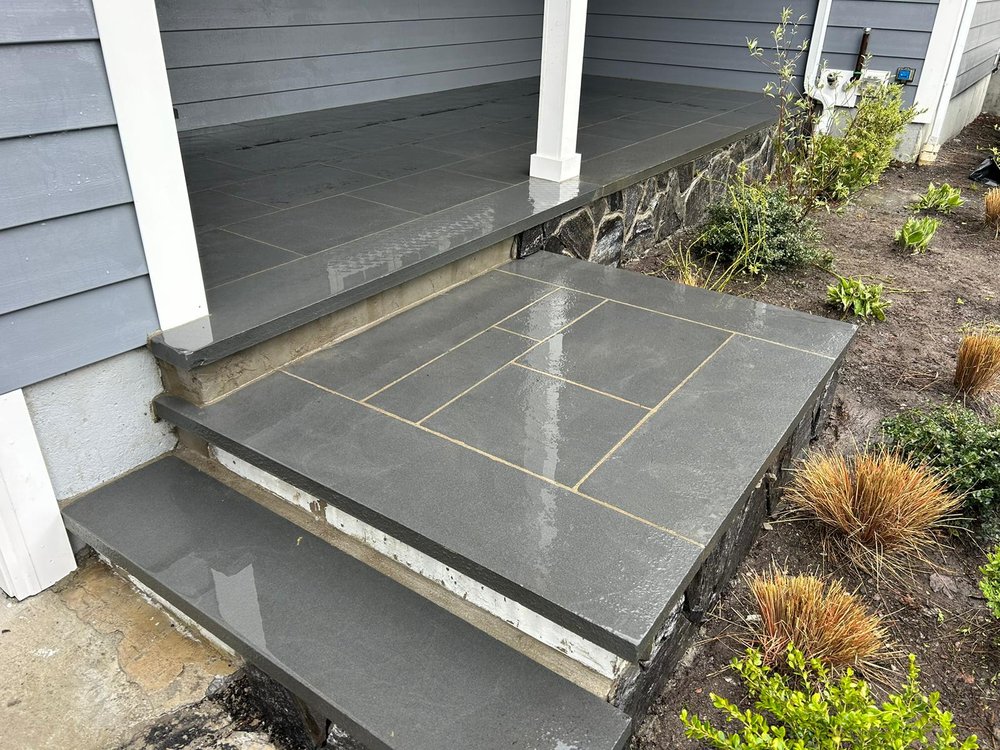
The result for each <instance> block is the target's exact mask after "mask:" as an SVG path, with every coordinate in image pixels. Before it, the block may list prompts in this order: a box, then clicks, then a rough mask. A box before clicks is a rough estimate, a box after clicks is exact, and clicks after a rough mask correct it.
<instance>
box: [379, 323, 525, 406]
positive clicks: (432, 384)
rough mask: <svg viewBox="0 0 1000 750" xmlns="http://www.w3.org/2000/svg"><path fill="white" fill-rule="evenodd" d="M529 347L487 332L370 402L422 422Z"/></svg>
mask: <svg viewBox="0 0 1000 750" xmlns="http://www.w3.org/2000/svg"><path fill="white" fill-rule="evenodd" d="M529 346H531V342H530V341H529V340H528V339H526V338H523V337H521V336H515V335H514V334H512V333H505V332H503V331H497V330H493V329H491V330H487V331H485V332H484V333H482V334H480V335H479V336H476V337H475V338H474V339H472V340H471V341H467V342H466V343H464V344H461V345H460V346H458V347H457V348H455V349H453V350H452V351H450V352H448V353H447V354H445V355H443V356H442V357H441V358H440V359H436V360H434V361H433V362H432V363H431V364H429V365H427V366H426V367H422V368H421V369H419V370H417V371H416V372H414V373H411V374H410V375H407V376H406V377H405V378H403V379H402V380H400V381H399V382H398V383H396V384H395V385H392V386H390V387H389V388H387V389H386V390H384V391H382V392H381V393H379V394H378V395H377V396H375V397H374V398H371V399H368V402H369V403H371V404H374V405H375V406H378V407H380V408H382V409H386V410H387V411H391V412H392V413H393V414H398V415H399V416H401V417H404V418H406V419H411V420H413V421H414V422H419V421H420V420H421V419H423V418H424V417H426V416H427V415H428V414H430V413H431V412H433V411H434V410H435V409H437V408H439V407H441V406H444V404H446V403H447V402H448V401H450V400H451V399H453V398H455V397H456V396H458V395H459V394H460V393H462V391H464V390H466V389H467V388H471V387H472V386H474V385H475V384H476V383H478V382H479V381H480V380H482V379H483V378H485V377H487V376H489V375H491V374H492V373H494V372H496V371H497V370H499V369H500V368H501V367H503V366H504V365H505V364H507V363H508V362H510V361H511V360H512V359H515V358H516V357H517V356H518V355H520V354H523V353H524V351H525V350H526V349H527V348H528V347H529Z"/></svg>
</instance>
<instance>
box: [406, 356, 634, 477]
mask: <svg viewBox="0 0 1000 750" xmlns="http://www.w3.org/2000/svg"><path fill="white" fill-rule="evenodd" d="M645 414H646V411H645V410H644V409H640V408H637V407H635V406H632V405H630V404H625V403H622V402H621V401H616V400H615V399H612V398H608V397H607V396H603V395H600V394H597V393H594V392H593V391H589V390H587V389H585V388H581V387H580V386H577V385H572V384H570V383H566V382H564V381H561V380H556V379H555V378H551V377H548V376H546V375H541V374H539V373H536V372H532V371H531V370H526V369H524V368H523V367H517V366H515V365H510V366H508V367H505V368H504V369H503V370H501V371H500V372H498V373H497V374H496V375H494V376H493V377H491V378H490V379H489V380H487V381H485V382H484V383H481V384H480V385H478V386H476V387H475V388H473V389H472V390H471V391H470V392H469V393H466V394H465V395H464V396H462V397H461V398H459V399H458V400H457V401H455V402H454V403H452V404H450V405H449V406H447V407H445V408H444V409H443V410H441V411H440V412H438V413H437V414H435V415H434V416H433V417H431V418H430V419H428V420H427V422H425V424H426V425H427V426H428V427H430V428H431V429H433V430H437V431H438V432H442V433H444V434H445V435H449V436H450V437H454V438H458V439H459V440H461V441H462V442H463V443H466V444H468V445H471V446H472V447H474V448H479V449H480V450H483V451H485V452H487V453H489V454H492V455H494V456H499V457H500V458H503V459H506V460H508V461H510V462H512V463H514V464H517V465H518V466H523V467H524V468H526V469H528V470H530V471H532V472H534V473H536V474H539V475H541V476H544V477H548V478H549V479H554V480H556V481H557V482H562V483H563V484H565V485H568V486H570V487H572V486H573V485H575V484H576V482H577V481H579V480H580V479H581V478H582V477H583V475H584V474H586V473H587V471H589V470H590V468H591V467H592V466H594V464H596V463H597V462H598V461H599V460H600V459H601V457H602V456H603V455H604V454H605V453H607V452H608V450H610V449H611V448H612V447H613V446H614V445H615V443H617V442H618V441H619V440H620V439H621V438H622V437H623V436H624V435H625V434H626V433H627V432H628V431H629V430H630V429H632V428H633V427H634V426H635V425H636V424H637V423H638V422H639V420H640V419H642V417H643V416H644V415H645Z"/></svg>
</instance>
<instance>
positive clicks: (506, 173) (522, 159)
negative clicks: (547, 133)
mask: <svg viewBox="0 0 1000 750" xmlns="http://www.w3.org/2000/svg"><path fill="white" fill-rule="evenodd" d="M534 150H535V148H534V144H533V143H523V144H521V145H520V146H515V147H513V148H508V149H504V150H503V151H494V152H493V153H491V154H486V155H485V156H479V157H476V158H473V159H465V160H462V161H459V162H456V163H454V164H449V165H448V169H449V170H451V171H453V172H461V173H463V174H470V175H473V176H475V177H485V178H486V179H488V180H496V181H498V182H505V183H507V184H508V185H515V184H517V183H519V182H524V181H525V180H527V179H528V176H529V175H528V169H529V167H530V164H531V152H532V151H534Z"/></svg>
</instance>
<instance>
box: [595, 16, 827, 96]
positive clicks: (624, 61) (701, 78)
mask: <svg viewBox="0 0 1000 750" xmlns="http://www.w3.org/2000/svg"><path fill="white" fill-rule="evenodd" d="M786 5H791V6H792V8H793V11H794V13H795V15H796V16H799V15H805V16H806V20H805V22H804V23H802V25H801V26H800V27H799V35H798V37H797V40H796V43H799V42H801V41H803V40H808V39H809V38H810V35H811V34H812V21H813V18H814V16H815V13H816V5H817V0H802V1H801V2H799V3H789V2H788V0H743V2H739V3H733V2H729V1H728V0H701V2H697V3H692V2H689V1H688V0H590V4H589V12H588V14H587V15H588V17H587V44H586V48H585V50H584V73H588V74H591V75H601V76H611V77H616V78H637V79H640V80H645V81H659V82H663V83H684V84H691V85H696V86H711V87H716V88H729V89H738V90H741V91H759V90H761V89H762V88H763V87H764V85H765V84H766V83H767V81H768V80H769V79H770V78H772V77H773V76H771V75H770V74H769V72H768V71H767V69H766V68H764V66H763V65H762V64H761V63H760V61H758V60H755V59H753V58H751V57H750V54H749V53H748V51H747V37H750V38H751V39H752V38H757V39H759V40H760V42H761V44H766V42H768V41H769V39H770V34H771V31H772V30H773V29H774V27H775V26H776V25H777V23H778V21H779V19H780V17H781V10H782V8H783V7H784V6H786ZM804 67H805V58H804V57H803V59H802V60H800V70H799V72H800V73H801V72H802V69H804Z"/></svg>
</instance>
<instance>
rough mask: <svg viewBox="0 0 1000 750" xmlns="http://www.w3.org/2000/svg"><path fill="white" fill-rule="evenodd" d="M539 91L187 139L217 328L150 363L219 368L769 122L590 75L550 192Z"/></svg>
mask: <svg viewBox="0 0 1000 750" xmlns="http://www.w3.org/2000/svg"><path fill="white" fill-rule="evenodd" d="M537 92H538V80H537V79H523V80H519V81H507V82H503V83H497V84H490V85H486V86H478V87H470V88H465V89H456V90H453V91H444V92H438V93H434V94H427V95H423V96H412V97H406V98H402V99H395V100H389V101H382V102H373V103H370V104H361V105H356V106H352V107H341V108H337V109H330V110H323V111H318V112H306V113H302V114H297V115H289V116H285V117H275V118H271V119H268V120H258V121H253V122H247V123H242V124H239V125H225V126H220V127H217V128H206V129H201V130H197V131H190V132H186V133H182V134H181V139H180V140H181V150H182V153H183V156H184V164H185V170H186V174H187V178H188V186H189V188H190V190H191V205H192V210H193V214H194V218H195V225H196V230H197V232H198V239H199V247H200V250H201V253H202V256H203V258H204V261H205V262H204V264H203V274H204V279H205V284H206V286H207V287H208V302H209V312H210V316H211V317H210V328H211V333H210V334H209V335H208V338H207V340H206V333H205V331H206V329H207V328H208V327H207V326H205V325H202V324H198V325H197V326H194V327H193V329H192V330H190V331H189V330H188V329H185V328H180V329H175V330H173V331H168V332H167V334H166V335H165V337H164V339H163V342H164V343H165V346H164V347H162V350H161V351H158V354H160V355H161V356H165V357H166V358H168V359H172V361H175V362H177V363H178V364H182V365H183V364H185V363H186V362H187V361H188V360H195V359H197V360H198V361H211V360H212V359H217V358H219V357H221V356H224V355H225V354H227V353H231V352H232V351H237V350H239V349H240V348H245V347H246V346H249V345H251V344H253V343H257V342H258V341H260V340H263V338H266V337H267V335H273V333H274V332H275V331H276V330H277V329H280V328H281V326H282V325H284V326H285V329H286V330H287V328H290V327H293V326H294V325H301V323H302V322H304V321H305V320H307V319H314V318H315V317H319V316H320V315H322V314H325V313H326V312H331V311H332V310H333V309H337V307H338V306H342V304H341V303H340V302H339V301H338V300H342V299H343V298H344V295H346V294H348V293H352V292H357V293H359V294H362V296H367V294H369V293H371V294H373V293H376V292H377V291H381V288H386V287H388V286H392V285H394V284H395V283H398V281H396V280H395V279H396V278H397V276H398V275H399V274H401V273H405V272H406V270H407V269H409V268H412V267H414V266H416V265H422V266H425V267H427V266H432V265H444V264H445V263H446V262H450V261H451V260H455V259H457V258H459V257H462V255H466V254H469V253H471V252H475V251H476V250H479V249H482V248H484V247H487V246H489V245H490V244H493V243H495V242H498V241H501V240H504V239H507V238H509V237H512V236H514V235H515V234H517V233H518V232H520V231H523V230H524V229H528V228H530V227H532V226H536V225H537V224H540V223H542V222H543V221H546V220H548V219H549V218H552V217H553V216H556V215H558V214H560V213H564V212H565V211H568V210H571V209H572V208H574V207H576V206H579V205H583V204H585V203H587V202H589V201H590V200H592V199H593V198H594V197H596V196H597V195H598V194H599V193H601V192H602V191H603V192H611V191H613V190H615V189H618V188H620V187H623V186H624V185H626V184H629V183H631V182H635V181H636V180H638V179H640V178H641V177H642V176H645V174H648V173H655V172H656V171H662V169H665V168H667V167H668V166H671V165H673V164H679V163H683V162H685V161H690V160H692V159H693V158H695V157H696V156H697V155H699V154H700V153H703V152H704V151H706V150H710V149H712V148H716V147H718V146H720V145H722V144H724V143H726V142H729V141H731V140H735V139H736V138H738V137H740V136H741V135H742V134H744V133H746V132H750V131H751V130H754V129H757V128H760V127H761V126H762V125H763V124H765V123H766V122H768V121H770V119H771V118H772V116H773V110H772V108H771V107H770V106H765V105H763V104H762V101H761V99H762V97H760V96H759V95H757V94H753V93H744V92H733V91H726V90H721V89H718V90H713V89H704V88H699V87H692V86H679V85H668V84H656V83H647V82H641V81H627V80H619V79H607V78H598V77H586V78H585V81H584V88H583V99H582V104H581V117H580V124H581V127H580V134H579V144H578V148H579V149H580V151H581V153H582V155H583V161H584V166H583V174H582V176H581V178H580V179H579V180H574V181H571V182H568V183H563V184H562V185H554V184H552V183H545V182H544V181H539V180H531V179H529V177H528V173H527V170H528V164H529V158H530V155H531V153H532V151H533V150H534V137H535V129H536V112H537V106H538V96H537ZM651 170H652V172H651ZM220 233H221V234H226V235H229V236H228V237H227V241H222V240H221V239H220V237H219V235H220ZM261 245H264V246H267V247H270V248H272V249H274V251H275V252H273V253H265V252H264V251H262V249H261ZM427 270H431V269H430V268H428V269H427ZM380 287H381V288H380ZM362 289H365V290H371V291H365V292H364V293H362V292H361V291H360V290H362ZM263 300H266V302H264V301H263ZM286 319H287V321H289V322H287V325H286V324H285V321H286ZM293 319H294V320H293ZM265 329H266V330H267V332H268V333H266V334H265V333H264V331H265ZM154 346H156V344H155V343H154Z"/></svg>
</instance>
